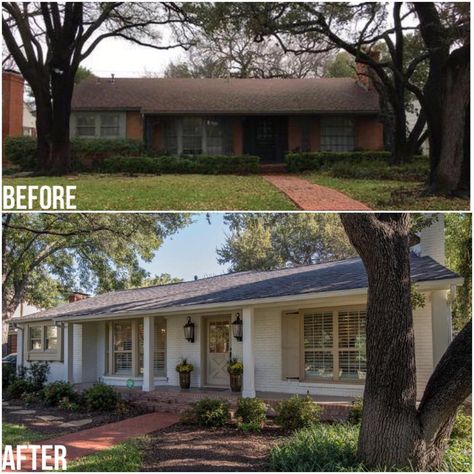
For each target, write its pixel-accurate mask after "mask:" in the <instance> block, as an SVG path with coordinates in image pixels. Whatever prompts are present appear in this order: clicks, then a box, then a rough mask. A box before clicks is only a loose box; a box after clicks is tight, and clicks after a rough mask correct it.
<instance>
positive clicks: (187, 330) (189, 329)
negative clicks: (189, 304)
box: [184, 316, 194, 342]
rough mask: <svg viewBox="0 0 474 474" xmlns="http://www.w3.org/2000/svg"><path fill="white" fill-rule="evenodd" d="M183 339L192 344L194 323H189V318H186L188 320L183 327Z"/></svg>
mask: <svg viewBox="0 0 474 474" xmlns="http://www.w3.org/2000/svg"><path fill="white" fill-rule="evenodd" d="M184 338H185V339H186V340H187V341H188V342H194V323H193V322H192V321H191V316H188V320H187V322H186V324H185V325H184Z"/></svg>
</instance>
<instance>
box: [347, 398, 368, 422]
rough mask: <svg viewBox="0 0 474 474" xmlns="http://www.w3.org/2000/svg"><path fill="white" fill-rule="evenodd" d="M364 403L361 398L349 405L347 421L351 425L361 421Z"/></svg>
mask: <svg viewBox="0 0 474 474" xmlns="http://www.w3.org/2000/svg"><path fill="white" fill-rule="evenodd" d="M363 404H364V401H363V399H362V398H356V399H355V400H354V401H353V402H352V405H351V409H350V411H349V417H348V421H349V423H351V424H353V425H357V424H359V423H360V422H361V421H362V407H363Z"/></svg>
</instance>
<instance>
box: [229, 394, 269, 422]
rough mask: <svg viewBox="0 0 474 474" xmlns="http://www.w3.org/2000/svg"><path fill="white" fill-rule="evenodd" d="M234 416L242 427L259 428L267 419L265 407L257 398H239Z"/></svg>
mask: <svg viewBox="0 0 474 474" xmlns="http://www.w3.org/2000/svg"><path fill="white" fill-rule="evenodd" d="M235 416H236V417H237V418H239V419H240V421H241V424H242V425H244V424H245V425H257V426H260V425H261V424H262V423H263V422H264V421H265V419H266V417H267V405H266V403H265V402H264V401H263V400H260V399H259V398H239V401H238V402H237V410H236V411H235Z"/></svg>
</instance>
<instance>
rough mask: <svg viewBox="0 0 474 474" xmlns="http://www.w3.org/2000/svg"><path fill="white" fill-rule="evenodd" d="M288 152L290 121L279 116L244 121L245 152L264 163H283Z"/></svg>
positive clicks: (252, 118)
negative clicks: (257, 157)
mask: <svg viewBox="0 0 474 474" xmlns="http://www.w3.org/2000/svg"><path fill="white" fill-rule="evenodd" d="M287 151H288V119H287V118H286V117H279V116H276V117H275V116H274V117H272V116H266V117H247V118H246V119H245V121H244V152H245V153H246V154H249V155H256V156H259V157H260V159H261V161H262V162H266V163H278V162H282V161H283V158H284V155H285V153H286V152H287Z"/></svg>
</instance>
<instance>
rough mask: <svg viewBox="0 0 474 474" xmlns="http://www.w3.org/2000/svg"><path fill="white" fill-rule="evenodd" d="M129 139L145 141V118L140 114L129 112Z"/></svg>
mask: <svg viewBox="0 0 474 474" xmlns="http://www.w3.org/2000/svg"><path fill="white" fill-rule="evenodd" d="M127 138H134V139H136V140H143V118H142V116H141V114H140V112H131V111H129V112H127Z"/></svg>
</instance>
